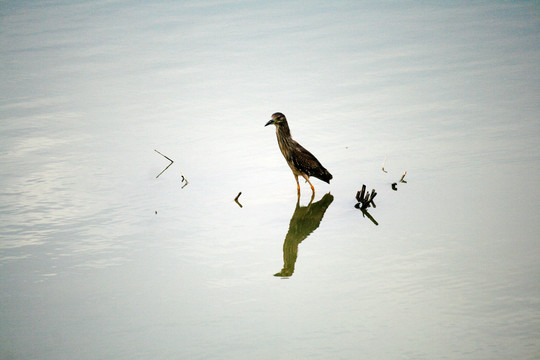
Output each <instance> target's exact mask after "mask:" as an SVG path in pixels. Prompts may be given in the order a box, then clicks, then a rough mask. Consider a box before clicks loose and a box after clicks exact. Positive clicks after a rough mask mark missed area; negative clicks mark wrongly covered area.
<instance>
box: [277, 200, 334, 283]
mask: <svg viewBox="0 0 540 360" xmlns="http://www.w3.org/2000/svg"><path fill="white" fill-rule="evenodd" d="M312 201H313V199H312ZM332 201H334V196H332V195H331V194H330V193H328V194H326V195H324V196H323V197H322V199H321V200H319V201H317V202H314V203H312V202H310V203H309V204H308V205H307V206H300V198H298V201H297V202H296V208H295V210H294V214H293V216H292V218H291V222H290V223H289V231H288V232H287V235H286V236H285V242H284V243H283V269H281V271H280V272H278V273H277V274H274V276H280V277H287V276H291V275H292V274H293V272H294V265H295V263H296V258H297V256H298V244H300V243H301V242H302V241H303V240H304V239H305V238H307V237H308V236H309V234H311V233H312V232H313V231H315V230H316V229H317V228H318V227H319V224H320V223H321V220H322V218H323V216H324V213H325V211H326V209H328V207H329V206H330V204H331V203H332Z"/></svg>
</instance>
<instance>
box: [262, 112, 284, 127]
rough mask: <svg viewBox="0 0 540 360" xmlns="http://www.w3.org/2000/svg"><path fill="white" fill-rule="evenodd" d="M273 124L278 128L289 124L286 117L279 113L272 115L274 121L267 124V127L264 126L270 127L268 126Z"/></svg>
mask: <svg viewBox="0 0 540 360" xmlns="http://www.w3.org/2000/svg"><path fill="white" fill-rule="evenodd" d="M271 124H274V125H276V126H280V125H282V124H287V119H286V118H285V115H283V114H282V113H280V112H277V113H275V114H273V115H272V120H270V121H268V122H267V123H266V125H264V126H268V125H271Z"/></svg>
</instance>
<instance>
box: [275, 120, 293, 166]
mask: <svg viewBox="0 0 540 360" xmlns="http://www.w3.org/2000/svg"><path fill="white" fill-rule="evenodd" d="M276 136H277V141H278V145H279V149H280V150H281V153H282V154H283V156H284V157H285V159H287V160H288V159H290V158H291V156H292V153H291V150H290V149H292V148H293V146H294V144H293V139H292V137H291V131H290V130H289V125H287V123H285V124H281V125H279V126H276Z"/></svg>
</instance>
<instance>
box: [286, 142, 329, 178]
mask: <svg viewBox="0 0 540 360" xmlns="http://www.w3.org/2000/svg"><path fill="white" fill-rule="evenodd" d="M292 158H293V159H292V160H293V163H294V165H295V166H296V168H297V169H298V170H300V171H302V172H304V173H306V174H307V175H309V176H314V175H317V174H319V173H320V172H321V171H322V169H323V166H322V165H321V163H320V162H319V160H317V158H316V157H315V156H314V155H313V154H312V153H310V152H309V151H308V150H306V149H305V148H304V147H303V146H302V145H300V144H298V143H296V144H295V151H294V154H293V157H292Z"/></svg>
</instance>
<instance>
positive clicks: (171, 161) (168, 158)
mask: <svg viewBox="0 0 540 360" xmlns="http://www.w3.org/2000/svg"><path fill="white" fill-rule="evenodd" d="M154 151H155V152H157V153H158V154H159V155H161V156H163V157H164V158H165V159H167V160H169V161H170V164H169V165H167V167H166V168H165V169H163V170H162V171H161V172H160V173H159V174H158V175H157V176H156V179H157V178H158V177H159V176H160V175H161V174H163V173H164V172H165V170H167V169H168V168H169V167H170V166H171V165H172V164H173V162H174V161H173V160H172V159H171V158H170V157H168V156H167V155H164V154H162V153H160V152H159V151H157V150H156V149H154Z"/></svg>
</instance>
